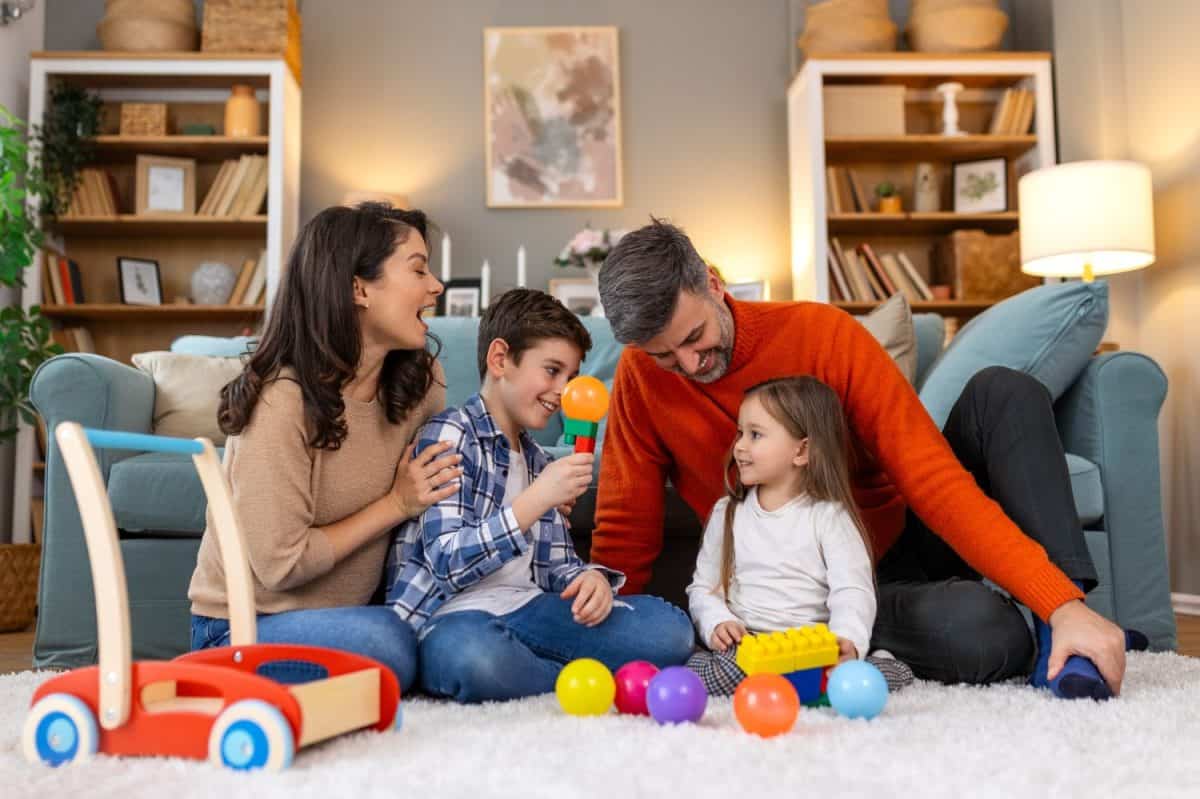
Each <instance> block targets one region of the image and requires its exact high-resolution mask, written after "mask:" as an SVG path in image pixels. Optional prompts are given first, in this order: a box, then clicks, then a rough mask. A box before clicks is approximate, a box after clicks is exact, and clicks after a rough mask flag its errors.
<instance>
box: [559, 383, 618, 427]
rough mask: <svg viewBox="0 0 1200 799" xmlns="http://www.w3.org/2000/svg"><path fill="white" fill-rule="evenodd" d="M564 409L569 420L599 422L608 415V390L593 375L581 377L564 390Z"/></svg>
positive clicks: (568, 384)
mask: <svg viewBox="0 0 1200 799" xmlns="http://www.w3.org/2000/svg"><path fill="white" fill-rule="evenodd" d="M562 409H563V413H564V414H566V416H567V418H568V419H578V420H579V421H581V422H598V421H600V420H601V419H603V418H604V414H606V413H608V389H607V388H605V387H604V384H603V383H602V382H600V381H599V380H597V379H596V378H594V377H592V376H591V375H580V376H579V377H577V378H575V379H574V380H572V381H571V382H569V383H567V387H566V388H565V389H563V395H562Z"/></svg>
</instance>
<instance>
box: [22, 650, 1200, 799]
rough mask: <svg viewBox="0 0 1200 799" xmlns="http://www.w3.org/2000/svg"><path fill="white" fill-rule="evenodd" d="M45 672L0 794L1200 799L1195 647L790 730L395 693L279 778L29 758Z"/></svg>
mask: <svg viewBox="0 0 1200 799" xmlns="http://www.w3.org/2000/svg"><path fill="white" fill-rule="evenodd" d="M46 676H47V675H46V674H38V673H33V672H25V673H22V674H16V675H10V676H5V677H0V796H3V797H5V799H22V798H23V797H75V796H81V797H89V799H90V797H120V799H136V798H137V797H143V796H145V797H167V798H168V799H190V798H191V797H197V798H199V797H204V798H205V799H209V798H210V797H220V799H234V797H253V799H272V797H286V798H287V799H300V798H301V797H314V798H318V797H319V799H331V798H332V797H342V796H346V797H354V799H366V797H386V799H410V798H411V799H424V797H431V798H432V797H437V799H442V798H443V797H472V799H474V798H475V797H483V796H513V797H555V799H562V797H577V796H578V797H604V798H605V799H629V798H630V797H643V796H644V797H668V796H681V797H700V796H720V797H723V799H765V798H766V797H775V796H779V797H789V799H810V798H811V799H830V797H840V796H870V797H890V796H898V797H905V799H908V797H911V798H912V799H918V797H920V798H922V799H923V798H924V797H1041V796H1054V797H1088V799H1095V797H1110V796H1131V797H1139V798H1140V797H1166V796H1180V797H1184V796H1188V797H1200V658H1186V657H1181V656H1179V655H1174V654H1147V653H1131V654H1130V657H1129V670H1128V674H1127V676H1126V680H1125V687H1124V694H1123V695H1122V696H1121V697H1120V698H1119V699H1117V700H1114V701H1110V702H1106V703H1096V702H1091V701H1086V702H1066V701H1060V700H1056V699H1054V698H1052V697H1050V696H1049V695H1048V694H1046V693H1044V692H1039V691H1034V690H1033V689H1030V688H1026V687H1024V686H1018V685H999V686H992V687H989V688H971V687H965V686H955V687H947V686H942V685H937V684H934V683H922V682H918V683H917V684H916V685H914V686H912V687H911V688H908V689H906V690H904V691H901V692H900V693H898V694H896V695H895V696H893V697H891V699H890V701H889V703H888V706H887V708H886V709H885V710H884V712H883V714H882V715H881V716H880V717H879V718H877V719H875V720H874V721H871V722H866V721H862V720H858V721H851V720H847V719H843V718H839V717H837V716H836V715H835V714H834V713H833V711H831V710H829V709H822V710H807V709H805V710H802V711H801V713H800V718H799V720H798V721H797V722H796V726H795V728H794V729H793V730H792V732H791V733H790V734H788V735H784V736H781V737H779V738H775V739H771V740H762V739H759V738H756V737H754V736H751V735H747V734H746V733H744V732H742V731H741V729H740V728H739V727H738V726H737V722H736V721H735V720H734V718H733V712H732V707H731V706H730V702H729V700H727V699H726V700H712V701H710V702H709V707H708V712H707V713H706V715H705V717H704V719H703V721H702V722H701V723H700V724H697V725H686V726H680V727H660V726H658V725H657V724H655V723H654V722H653V721H651V720H649V719H647V718H630V717H624V716H618V715H611V716H607V717H602V718H586V719H579V718H571V717H568V716H565V715H564V714H563V713H562V712H561V711H560V710H559V708H558V705H557V703H556V701H555V699H554V698H553V697H539V698H536V699H529V700H524V701H520V702H510V703H507V704H493V705H485V706H474V707H464V706H458V705H454V704H451V703H447V702H433V701H430V700H427V699H421V698H417V699H414V700H412V701H406V702H404V703H403V705H402V706H403V709H404V723H403V729H402V731H400V732H398V733H389V734H382V735H380V734H374V733H360V734H356V735H352V736H348V737H345V738H341V739H338V740H335V741H333V742H330V743H327V744H324V745H322V746H318V747H314V748H310V749H305V750H301V751H300V752H298V753H297V756H296V760H295V762H294V764H293V766H292V768H291V769H290V770H288V771H286V772H284V773H282V774H263V773H256V774H239V773H234V772H230V771H226V770H223V769H219V768H216V767H214V766H210V765H208V764H207V763H199V762H193V761H184V760H166V759H125V760H121V759H116V758H109V757H99V758H97V759H95V760H92V761H91V762H89V763H87V764H81V765H72V766H67V767H64V768H59V769H51V768H47V767H42V766H33V765H30V764H27V763H26V762H25V761H24V758H23V757H22V755H21V750H20V741H19V739H20V730H21V725H22V722H23V720H24V717H25V712H26V710H27V708H28V706H29V699H30V697H31V696H32V693H33V689H34V687H35V686H36V685H37V684H38V683H39V682H41V681H42V680H44V679H46Z"/></svg>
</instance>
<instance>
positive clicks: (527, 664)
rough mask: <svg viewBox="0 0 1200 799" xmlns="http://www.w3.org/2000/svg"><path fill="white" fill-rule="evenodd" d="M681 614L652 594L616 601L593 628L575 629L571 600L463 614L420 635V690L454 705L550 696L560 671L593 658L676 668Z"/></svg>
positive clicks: (688, 631) (681, 652) (687, 628)
mask: <svg viewBox="0 0 1200 799" xmlns="http://www.w3.org/2000/svg"><path fill="white" fill-rule="evenodd" d="M692 642H693V635H692V623H691V620H690V619H688V617H687V614H685V613H684V612H683V611H681V610H680V609H679V608H677V607H675V606H674V605H672V604H670V603H669V602H666V601H665V600H662V599H659V598H658V597H655V596H620V597H616V598H615V599H614V601H613V608H612V612H611V613H610V614H609V616H608V618H607V619H605V620H604V621H603V622H601V623H600V624H598V625H596V626H595V627H585V626H584V625H582V624H578V623H576V621H575V620H574V618H573V617H572V616H571V600H566V599H562V598H561V597H559V596H558V595H557V594H551V593H545V594H542V595H541V596H539V597H537V598H536V599H534V600H532V601H531V602H529V603H528V604H526V605H524V606H522V607H520V608H518V609H517V610H515V611H513V612H512V613H508V614H506V615H504V616H496V615H494V614H491V613H486V612H484V611H481V610H464V611H461V612H459V613H448V614H446V615H445V616H437V617H435V618H433V619H431V620H430V621H429V622H428V624H427V625H426V627H425V628H424V629H423V630H422V631H421V642H420V653H421V687H422V688H423V689H424V690H425V691H426V692H427V693H429V694H433V695H434V696H448V697H451V698H453V699H456V700H458V701H459V702H484V701H489V700H505V699H516V698H519V697H522V696H533V695H535V694H544V693H549V692H551V691H553V690H554V682H555V680H557V679H558V673H559V672H560V671H561V670H562V667H563V666H564V665H565V664H567V663H569V662H570V661H572V660H574V659H576V658H583V657H589V658H595V659H596V660H599V661H600V662H601V663H603V664H604V665H606V666H608V668H609V669H611V670H613V671H616V670H617V669H619V668H620V667H621V666H623V665H625V664H626V663H628V662H629V661H631V660H648V661H650V662H651V663H653V664H655V665H656V666H658V667H660V668H662V667H664V666H675V665H679V664H682V663H683V662H684V661H685V660H687V658H688V655H690V654H691V652H692Z"/></svg>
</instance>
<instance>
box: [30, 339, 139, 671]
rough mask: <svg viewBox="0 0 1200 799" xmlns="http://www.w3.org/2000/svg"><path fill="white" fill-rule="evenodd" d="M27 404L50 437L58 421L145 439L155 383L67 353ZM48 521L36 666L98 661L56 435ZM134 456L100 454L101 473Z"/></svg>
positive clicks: (87, 575) (80, 540) (49, 469)
mask: <svg viewBox="0 0 1200 799" xmlns="http://www.w3.org/2000/svg"><path fill="white" fill-rule="evenodd" d="M29 398H30V401H31V402H32V403H33V406H34V408H36V409H37V412H38V413H39V414H41V416H42V418H43V419H44V420H45V421H46V428H47V430H48V431H51V432H52V431H53V430H54V428H55V426H56V425H58V423H59V422H64V421H71V422H78V423H80V424H82V425H84V426H86V427H99V428H104V429H109V430H126V431H129V432H135V433H149V432H151V427H152V424H153V420H154V381H153V380H152V379H151V378H150V376H149V375H147V374H145V373H144V372H139V371H138V370H137V369H133V368H131V367H129V366H125V365H124V364H121V363H118V362H116V361H113V360H110V359H108V358H104V357H101V356H99V355H86V354H76V353H72V354H69V355H60V356H58V357H56V358H51V359H50V360H49V361H46V362H45V363H44V364H42V365H41V367H40V368H39V369H38V370H37V372H36V373H35V374H34V376H33V381H32V383H31V384H30V388H29ZM47 444H48V446H49V452H47V453H46V472H45V498H46V502H45V505H46V511H45V512H46V521H45V526H44V528H43V531H42V572H41V580H40V581H39V583H38V623H37V633H36V636H35V639H34V664H35V665H36V666H38V667H42V668H45V667H54V668H73V667H75V666H80V665H84V664H87V663H92V662H94V661H95V658H96V610H95V602H94V599H93V596H92V571H91V566H90V564H89V563H88V554H87V545H86V543H85V541H84V537H83V523H82V522H81V521H80V518H79V510H78V508H77V507H76V505H75V494H74V492H73V491H72V490H71V482H70V479H69V478H68V476H67V469H66V464H65V463H64V462H63V460H62V455H61V453H59V451H58V444H57V443H56V442H55V440H54V436H53V435H50V436H49V440H48V442H47ZM133 454H135V453H132V452H122V451H117V450H109V449H104V450H99V451H97V453H96V458H97V460H98V462H99V464H100V473H101V474H102V475H103V477H104V480H105V482H107V481H108V475H109V470H110V469H111V467H112V464H113V463H114V462H116V461H118V460H120V459H122V458H125V457H129V456H130V455H133Z"/></svg>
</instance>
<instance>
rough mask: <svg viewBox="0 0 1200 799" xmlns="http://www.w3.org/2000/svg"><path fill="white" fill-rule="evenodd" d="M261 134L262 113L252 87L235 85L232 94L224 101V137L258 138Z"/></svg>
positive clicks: (240, 84) (244, 84)
mask: <svg viewBox="0 0 1200 799" xmlns="http://www.w3.org/2000/svg"><path fill="white" fill-rule="evenodd" d="M261 133H262V113H261V110H260V109H259V105H258V98H257V97H255V96H254V87H253V86H251V85H249V84H247V83H235V84H234V86H233V93H232V94H230V95H229V99H228V100H226V101H225V135H226V136H258V135H259V134H261Z"/></svg>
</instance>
